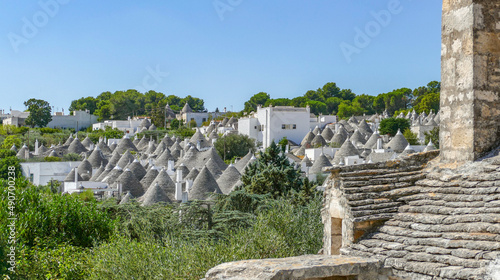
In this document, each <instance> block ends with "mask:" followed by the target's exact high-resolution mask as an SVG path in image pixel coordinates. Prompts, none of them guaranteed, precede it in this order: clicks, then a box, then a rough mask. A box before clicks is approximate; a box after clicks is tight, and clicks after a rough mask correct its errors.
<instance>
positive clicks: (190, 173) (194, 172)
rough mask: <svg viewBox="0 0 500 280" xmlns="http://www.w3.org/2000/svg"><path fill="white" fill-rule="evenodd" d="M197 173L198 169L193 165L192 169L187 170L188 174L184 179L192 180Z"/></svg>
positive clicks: (198, 172)
mask: <svg viewBox="0 0 500 280" xmlns="http://www.w3.org/2000/svg"><path fill="white" fill-rule="evenodd" d="M198 174H200V171H199V170H198V168H196V167H193V169H191V171H189V174H188V175H187V176H186V177H185V178H184V180H186V181H187V180H191V181H194V180H195V179H196V177H197V176H198ZM183 176H185V174H183Z"/></svg>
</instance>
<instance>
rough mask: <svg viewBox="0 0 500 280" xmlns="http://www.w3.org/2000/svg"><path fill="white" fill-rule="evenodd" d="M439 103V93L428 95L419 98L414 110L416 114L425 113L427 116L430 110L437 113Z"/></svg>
mask: <svg viewBox="0 0 500 280" xmlns="http://www.w3.org/2000/svg"><path fill="white" fill-rule="evenodd" d="M439 103H440V94H439V92H435V93H429V94H426V95H424V96H423V97H422V98H421V100H420V102H419V103H418V104H417V105H416V106H415V110H416V111H417V112H418V113H422V112H425V113H427V114H429V112H430V111H431V110H434V112H438V111H439V105H440V104H439Z"/></svg>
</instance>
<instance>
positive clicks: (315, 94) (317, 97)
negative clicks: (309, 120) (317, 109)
mask: <svg viewBox="0 0 500 280" xmlns="http://www.w3.org/2000/svg"><path fill="white" fill-rule="evenodd" d="M320 90H321V89H320ZM304 97H306V98H307V99H309V100H312V101H319V102H321V103H325V97H324V96H323V94H322V93H321V92H320V91H316V90H308V91H307V92H306V94H304Z"/></svg>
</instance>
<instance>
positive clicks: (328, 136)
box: [321, 126, 335, 142]
mask: <svg viewBox="0 0 500 280" xmlns="http://www.w3.org/2000/svg"><path fill="white" fill-rule="evenodd" d="M334 134H335V133H333V131H332V129H331V128H330V127H328V126H326V127H325V129H323V131H322V132H321V136H323V139H325V141H327V142H328V141H330V140H332V137H333V135H334Z"/></svg>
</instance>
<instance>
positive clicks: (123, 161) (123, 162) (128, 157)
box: [116, 151, 135, 168]
mask: <svg viewBox="0 0 500 280" xmlns="http://www.w3.org/2000/svg"><path fill="white" fill-rule="evenodd" d="M134 159H135V158H134V156H133V155H132V154H131V153H130V152H129V151H126V152H125V153H124V154H123V155H122V156H121V157H120V160H119V161H118V162H117V163H116V165H118V166H120V167H121V168H125V166H127V165H128V164H129V163H131V162H133V161H134Z"/></svg>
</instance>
